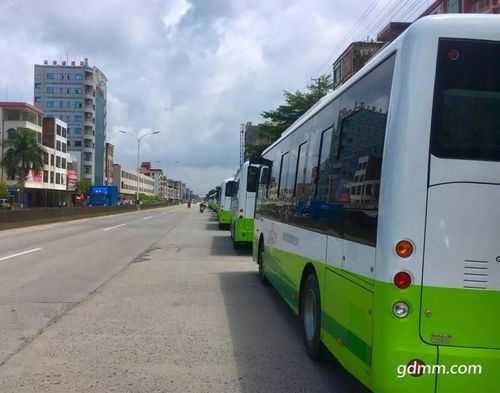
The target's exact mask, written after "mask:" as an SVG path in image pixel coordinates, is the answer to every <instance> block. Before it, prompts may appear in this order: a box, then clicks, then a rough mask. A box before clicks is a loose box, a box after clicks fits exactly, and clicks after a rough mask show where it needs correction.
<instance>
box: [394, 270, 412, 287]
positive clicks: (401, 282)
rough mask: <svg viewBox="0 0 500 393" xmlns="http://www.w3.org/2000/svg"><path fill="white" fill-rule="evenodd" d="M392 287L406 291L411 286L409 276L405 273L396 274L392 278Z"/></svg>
mask: <svg viewBox="0 0 500 393" xmlns="http://www.w3.org/2000/svg"><path fill="white" fill-rule="evenodd" d="M394 285H396V287H398V288H399V289H406V288H408V287H409V286H410V285H411V276H410V274H409V273H407V272H398V273H396V275H395V276H394Z"/></svg>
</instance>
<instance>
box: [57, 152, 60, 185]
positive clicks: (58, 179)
mask: <svg viewBox="0 0 500 393" xmlns="http://www.w3.org/2000/svg"><path fill="white" fill-rule="evenodd" d="M58 158H59V157H58ZM56 184H61V174H60V173H56Z"/></svg>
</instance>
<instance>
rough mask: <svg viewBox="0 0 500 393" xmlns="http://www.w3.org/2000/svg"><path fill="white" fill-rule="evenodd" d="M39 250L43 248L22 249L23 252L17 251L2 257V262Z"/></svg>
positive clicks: (0, 259)
mask: <svg viewBox="0 0 500 393" xmlns="http://www.w3.org/2000/svg"><path fill="white" fill-rule="evenodd" d="M37 251H41V248H33V249H31V250H26V251H21V252H17V253H15V254H11V255H7V256H5V257H1V258H0V262H1V261H5V260H7V259H11V258H15V257H20V256H21V255H26V254H31V253H33V252H37Z"/></svg>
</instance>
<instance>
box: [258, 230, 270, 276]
mask: <svg viewBox="0 0 500 393" xmlns="http://www.w3.org/2000/svg"><path fill="white" fill-rule="evenodd" d="M257 264H258V265H259V277H260V281H262V283H263V284H264V285H269V281H268V280H267V277H266V274H265V273H264V241H263V240H261V241H260V242H259V251H258V254H257Z"/></svg>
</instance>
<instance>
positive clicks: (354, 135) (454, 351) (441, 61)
mask: <svg viewBox="0 0 500 393" xmlns="http://www.w3.org/2000/svg"><path fill="white" fill-rule="evenodd" d="M499 26H500V16H497V15H443V16H433V17H427V18H423V19H421V20H419V21H417V22H416V23H414V24H413V25H412V26H411V27H409V29H408V30H407V31H406V32H405V33H403V34H402V35H401V36H400V37H399V38H397V39H396V40H395V41H394V42H392V43H391V44H389V45H388V46H386V47H385V48H383V49H382V50H380V52H379V53H378V54H377V55H376V56H375V57H373V58H372V59H371V60H370V61H369V63H368V64H367V65H366V66H365V67H364V68H362V70H361V71H359V72H358V73H357V74H356V75H354V76H353V77H352V78H351V79H350V80H349V81H347V82H346V83H345V84H344V85H343V86H341V87H339V88H338V89H337V90H335V91H334V92H332V93H331V94H329V95H327V96H326V97H324V98H323V99H321V100H320V101H319V102H318V103H317V104H316V105H315V106H313V107H312V108H311V109H310V110H309V111H308V112H307V113H306V114H304V115H303V116H302V117H301V118H300V119H299V120H298V121H296V122H295V123H294V124H293V125H292V126H291V127H290V128H289V129H288V130H286V131H285V132H284V133H283V134H282V135H281V137H280V138H279V139H278V140H277V141H276V142H275V143H273V144H272V145H271V146H270V147H269V148H268V149H266V150H265V151H264V152H263V154H262V156H263V158H264V159H266V160H268V161H269V162H270V164H269V165H268V166H267V167H266V168H264V169H263V170H261V176H260V181H259V190H258V201H257V210H256V219H255V230H254V259H255V260H256V261H257V262H258V266H259V272H260V274H261V277H262V279H263V281H264V282H266V281H268V282H270V283H271V284H272V285H273V286H274V287H275V288H276V289H277V291H278V292H279V294H280V295H281V296H282V297H283V299H284V300H285V301H286V303H288V305H289V306H290V307H291V309H292V310H293V311H294V312H295V313H296V314H298V315H299V316H300V318H301V321H302V330H303V336H304V342H305V347H306V350H307V352H308V353H309V354H310V356H311V357H313V358H317V357H318V356H320V352H321V348H322V347H323V346H324V347H326V348H327V349H328V350H329V351H330V352H331V353H332V354H333V355H334V356H335V357H336V358H337V359H338V361H339V362H340V363H341V364H342V365H343V366H344V367H345V368H346V369H347V370H348V371H349V372H350V373H351V374H353V375H354V376H355V377H356V378H357V379H359V380H360V381H361V382H362V383H363V384H364V385H366V386H367V387H368V388H369V389H371V390H372V391H374V392H375V393H396V392H397V393H399V392H405V393H431V392H432V393H434V392H436V393H470V392H500V385H499V379H498V370H500V334H499V333H500V312H499V310H500V242H499V239H500V72H499V70H500V28H499Z"/></svg>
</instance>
